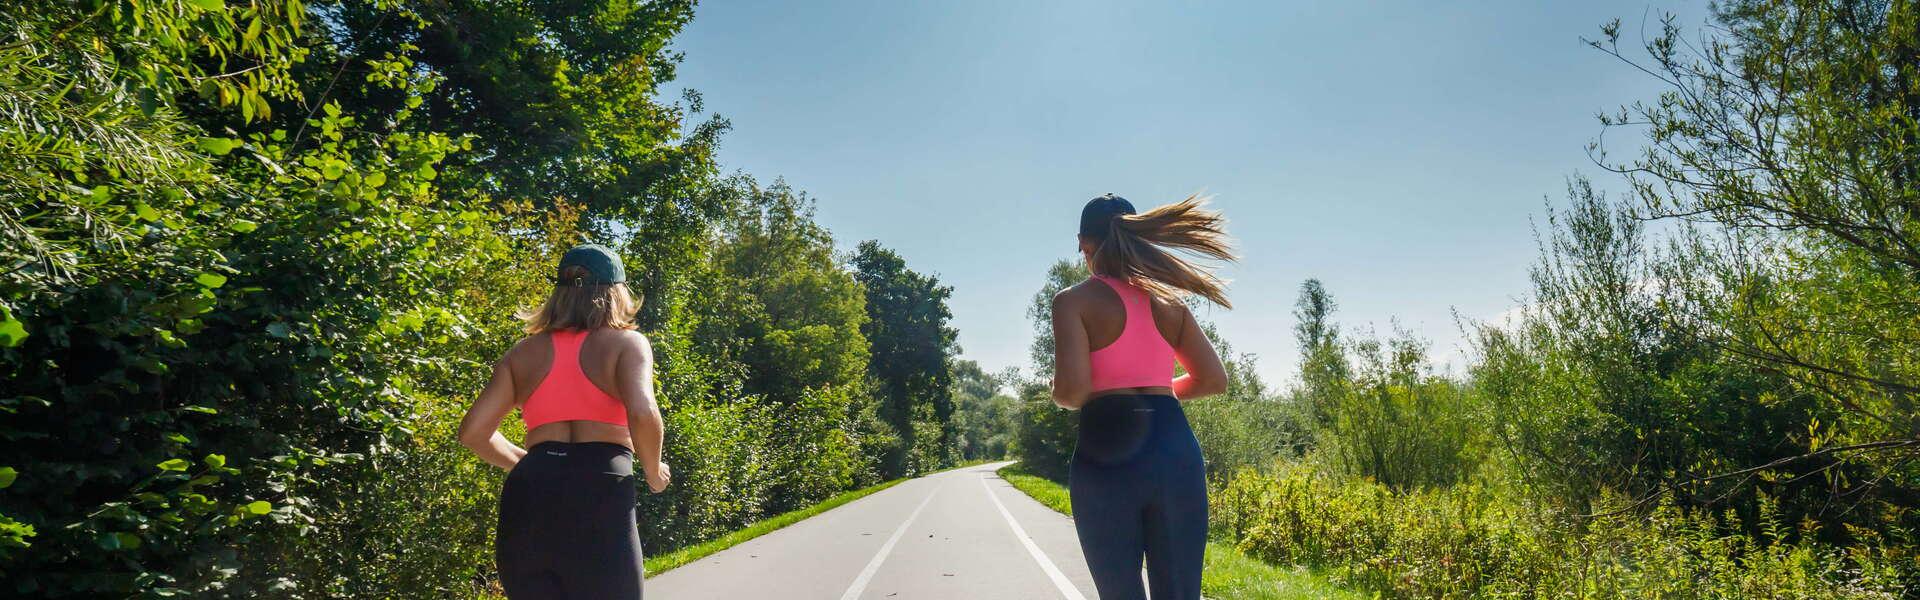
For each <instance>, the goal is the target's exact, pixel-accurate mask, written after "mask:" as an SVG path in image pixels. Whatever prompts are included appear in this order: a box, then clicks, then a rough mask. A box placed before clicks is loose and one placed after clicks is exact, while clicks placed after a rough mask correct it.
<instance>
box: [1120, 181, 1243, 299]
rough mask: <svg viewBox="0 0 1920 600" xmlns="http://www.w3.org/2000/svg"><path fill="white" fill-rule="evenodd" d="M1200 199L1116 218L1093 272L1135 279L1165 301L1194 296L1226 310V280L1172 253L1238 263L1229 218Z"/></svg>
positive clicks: (1203, 199) (1182, 201) (1195, 197)
mask: <svg viewBox="0 0 1920 600" xmlns="http://www.w3.org/2000/svg"><path fill="white" fill-rule="evenodd" d="M1205 204H1206V198H1203V197H1201V196H1199V195H1193V196H1188V197H1187V199H1185V200H1181V201H1179V202H1175V203H1173V204H1168V205H1166V206H1161V207H1158V208H1155V209H1153V210H1149V211H1147V212H1144V213H1140V214H1136V215H1117V216H1115V217H1114V218H1113V220H1112V221H1110V222H1109V225H1108V227H1107V234H1106V236H1105V237H1104V238H1102V239H1101V240H1100V244H1099V246H1098V247H1096V248H1095V249H1094V251H1093V265H1092V266H1093V270H1094V271H1095V272H1098V273H1102V274H1106V275H1110V276H1114V277H1127V278H1131V279H1132V280H1133V281H1134V282H1135V283H1137V284H1139V285H1140V286H1141V287H1143V288H1146V289H1147V291H1148V292H1151V293H1153V294H1154V295H1156V296H1160V297H1162V298H1175V297H1178V295H1179V293H1180V292H1181V291H1184V292H1187V293H1191V294H1194V295H1197V296H1200V297H1202V298H1206V299H1207V300H1208V301H1211V302H1213V303H1214V304H1218V305H1220V306H1223V307H1226V308H1233V303H1232V302H1231V301H1228V300H1227V294H1226V282H1225V281H1223V280H1221V279H1220V278H1219V277H1218V276H1216V275H1214V274H1213V269H1212V268H1210V267H1208V266H1205V265H1200V264H1196V263H1194V262H1193V261H1192V260H1189V259H1187V258H1184V257H1181V256H1179V255H1176V254H1174V253H1173V252H1169V251H1168V249H1174V250H1181V251H1185V252H1189V253H1193V254H1197V255H1201V256H1205V257H1208V258H1212V259H1216V260H1222V261H1228V262H1231V261H1234V260H1236V259H1237V257H1236V256H1234V254H1233V245H1232V240H1230V239H1229V238H1228V237H1227V232H1226V230H1225V225H1226V222H1227V221H1226V219H1225V218H1224V217H1221V216H1220V213H1219V212H1216V211H1211V210H1206V209H1205Z"/></svg>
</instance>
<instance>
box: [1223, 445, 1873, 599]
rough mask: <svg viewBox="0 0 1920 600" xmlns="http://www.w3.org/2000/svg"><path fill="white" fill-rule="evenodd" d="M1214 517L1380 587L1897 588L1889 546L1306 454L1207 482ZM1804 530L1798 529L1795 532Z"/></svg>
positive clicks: (1500, 592)
mask: <svg viewBox="0 0 1920 600" xmlns="http://www.w3.org/2000/svg"><path fill="white" fill-rule="evenodd" d="M1212 500H1213V515H1214V517H1213V524H1214V526H1215V527H1216V529H1217V530H1220V531H1223V532H1225V533H1227V534H1229V535H1231V536H1232V537H1233V538H1234V539H1235V540H1237V543H1238V545H1239V547H1240V548H1241V549H1242V550H1244V551H1247V552H1249V553H1251V554H1253V555H1255V556H1258V557H1260V558H1262V559H1265V560H1268V561H1274V562H1279V563H1281V564H1309V565H1324V566H1326V567H1327V568H1328V569H1329V570H1330V571H1331V572H1332V573H1334V574H1336V575H1337V576H1338V577H1339V578H1340V579H1341V580H1343V581H1344V582H1346V583H1349V584H1352V585H1357V586H1361V587H1363V588H1366V589H1371V590H1376V591H1379V592H1381V593H1383V594H1385V595H1386V596H1387V597H1390V598H1806V599H1813V598H1897V597H1900V594H1901V593H1902V592H1901V590H1902V588H1901V586H1900V585H1899V582H1898V580H1897V579H1896V578H1895V577H1894V576H1893V573H1894V571H1893V569H1891V566H1892V564H1893V562H1894V561H1895V560H1896V559H1894V558H1893V557H1892V556H1886V555H1872V554H1862V553H1857V552H1856V553H1851V554H1850V553H1847V552H1843V551H1842V550H1841V549H1839V548H1834V547H1830V546H1824V545H1821V544H1819V543H1816V542H1809V541H1805V540H1806V538H1805V536H1796V535H1793V534H1792V527H1791V526H1790V525H1788V524H1787V523H1785V522H1783V521H1781V520H1780V516H1779V514H1778V513H1777V512H1773V511H1771V510H1764V511H1762V512H1761V513H1760V517H1759V522H1758V525H1759V526H1760V528H1761V529H1763V530H1765V531H1769V532H1772V533H1768V534H1764V535H1760V536H1745V535H1732V536H1729V535H1726V534H1725V533H1724V532H1725V531H1727V530H1729V529H1740V527H1739V526H1738V525H1737V524H1733V523H1729V521H1731V520H1733V519H1737V518H1738V517H1733V516H1716V515H1714V514H1711V513H1701V512H1691V511H1686V510H1682V509H1679V508H1676V507H1673V506H1671V505H1663V506H1661V507H1659V508H1658V509H1657V510H1653V511H1651V512H1650V513H1648V514H1644V515H1643V514H1618V515H1612V516H1607V517H1602V518H1598V519H1592V520H1585V521H1579V522H1577V523H1576V522H1575V521H1573V520H1570V519H1568V518H1566V517H1564V516H1561V515H1558V514H1556V513H1554V512H1552V511H1549V510H1542V508H1541V507H1539V506H1535V505H1530V504H1527V503H1525V502H1524V501H1522V500H1518V499H1516V498H1513V497H1510V496H1508V495H1504V494H1501V493H1499V492H1498V491H1497V490H1494V489H1490V488H1487V487H1485V486H1481V485H1474V484H1468V485H1460V486H1454V487H1449V488H1438V489H1431V490H1425V491H1419V492H1414V493H1410V494H1406V493H1397V492H1394V491H1393V490H1391V489H1390V488H1387V487H1385V486H1382V485H1379V484H1375V483H1371V482H1365V481H1360V480H1356V479H1351V478H1335V477H1330V476H1327V475H1324V474H1321V473H1318V472H1315V471H1314V470H1312V469H1311V467H1307V466H1304V465H1293V466H1282V467H1281V468H1279V469H1278V470H1276V471H1273V472H1269V473H1260V472H1253V471H1246V472H1242V473H1240V474H1238V475H1237V476H1235V477H1234V478H1233V481H1232V483H1230V484H1229V485H1228V486H1227V487H1226V488H1225V489H1222V490H1219V491H1217V492H1215V493H1214V494H1213V497H1212ZM1796 539H1797V540H1800V541H1794V540H1796Z"/></svg>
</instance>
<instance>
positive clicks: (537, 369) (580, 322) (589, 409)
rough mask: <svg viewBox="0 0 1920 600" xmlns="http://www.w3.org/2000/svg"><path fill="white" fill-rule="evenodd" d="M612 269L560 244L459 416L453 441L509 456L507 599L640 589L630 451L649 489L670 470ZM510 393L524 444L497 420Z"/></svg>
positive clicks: (618, 598) (509, 405) (587, 251)
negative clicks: (544, 281)
mask: <svg viewBox="0 0 1920 600" xmlns="http://www.w3.org/2000/svg"><path fill="white" fill-rule="evenodd" d="M625 281H626V269H625V267H624V266H623V265H622V264H621V261H620V257H619V256H618V255H616V254H614V253H613V251H612V250H609V249H607V248H605V247H602V246H597V245H591V244H589V245H582V246H576V247H574V248H573V249H572V250H568V251H567V253H566V255H564V256H562V257H561V258H560V267H559V277H558V279H557V281H556V282H555V286H554V288H553V293H552V294H551V295H549V296H548V297H547V300H546V302H545V303H544V304H542V305H541V306H540V307H539V308H537V309H534V310H531V311H526V312H524V313H522V314H521V315H520V317H521V318H522V319H524V320H526V322H527V325H526V331H527V334H528V337H526V338H525V339H522V340H520V342H519V343H517V344H515V345H514V346H513V348H512V349H510V350H508V351H507V355H506V356H505V357H502V358H501V359H500V361H499V362H496V363H494V365H493V379H492V380H491V381H488V382H487V386H486V389H484V390H481V392H480V397H479V399H478V400H476V401H475V402H474V404H473V408H471V409H469V410H468V411H467V415H466V417H465V418H464V419H462V420H461V422H460V443H461V444H463V445H465V446H467V447H468V448H471V449H473V451H474V453H475V454H479V455H480V458H482V459H484V460H486V461H487V462H489V463H492V464H493V465H495V466H498V467H500V468H503V469H508V470H509V472H508V474H507V481H506V485H505V486H504V487H503V488H502V489H501V490H500V523H499V529H498V534H497V536H496V539H495V542H494V543H495V548H494V557H495V561H496V562H497V563H498V565H499V568H500V584H501V586H502V587H504V588H506V592H507V597H508V598H511V599H512V600H546V599H555V598H595V599H608V600H637V599H638V598H640V590H641V578H642V566H641V565H642V563H641V554H640V533H639V530H638V529H637V527H636V522H635V517H634V504H635V497H636V495H637V492H636V491H635V485H634V481H633V476H634V457H635V455H636V454H637V455H638V456H639V459H640V467H641V472H642V474H643V475H644V477H645V478H646V481H647V486H648V487H650V488H652V489H653V491H654V492H656V493H658V492H660V491H661V490H664V489H666V487H667V483H668V481H669V480H670V479H671V477H672V471H670V470H668V468H667V463H664V462H660V450H661V441H662V438H663V437H664V434H665V427H664V425H663V424H662V422H661V420H660V410H659V408H658V407H657V406H656V405H655V404H654V399H653V349H652V347H651V346H650V345H649V344H648V342H647V337H646V336H644V335H641V334H640V332H638V331H634V326H633V315H634V313H635V312H636V311H638V310H639V303H638V302H636V301H635V300H634V298H633V295H632V294H631V293H629V292H628V291H627V286H626V284H625ZM515 406H519V407H520V415H521V419H522V420H523V421H525V422H526V425H527V435H526V439H525V440H524V442H525V443H526V445H527V447H526V448H525V449H522V448H520V447H518V446H515V445H513V442H510V441H508V440H507V438H506V436H503V435H501V434H500V420H501V419H502V418H503V417H505V416H506V415H507V413H508V412H509V411H511V410H513V408H514V407H515Z"/></svg>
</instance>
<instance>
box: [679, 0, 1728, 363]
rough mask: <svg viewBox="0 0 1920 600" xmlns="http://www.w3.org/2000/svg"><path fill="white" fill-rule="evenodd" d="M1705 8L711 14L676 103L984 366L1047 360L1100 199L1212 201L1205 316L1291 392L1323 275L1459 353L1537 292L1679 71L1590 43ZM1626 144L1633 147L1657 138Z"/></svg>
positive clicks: (769, 6) (685, 67)
mask: <svg viewBox="0 0 1920 600" xmlns="http://www.w3.org/2000/svg"><path fill="white" fill-rule="evenodd" d="M1662 11H1671V12H1677V13H1678V14H1680V15H1681V17H1682V20H1681V22H1682V23H1683V24H1685V25H1687V26H1689V28H1690V29H1691V28H1692V27H1693V26H1697V25H1699V24H1700V23H1701V22H1702V20H1703V18H1704V13H1705V7H1704V4H1703V3H1700V2H1674V1H1671V0H1669V1H1667V2H1661V3H1652V4H1649V3H1647V2H1605V1H1595V2H1584V1H1583V2H1505V3H1493V2H1432V1H1393V2H1385V1H1382V2H1312V3H1293V2H1289V3H1282V2H1193V1H1183V2H1051V1H1048V2H1014V1H970V2H959V1H952V2H893V1H879V0H873V1H865V2H808V3H797V2H771V1H769V2H759V1H743V0H726V1H712V2H706V3H702V4H701V5H700V7H699V8H698V11H697V14H696V17H695V19H694V22H693V23H692V24H691V25H690V26H689V27H688V28H687V30H686V31H685V32H684V33H683V34H682V35H681V36H680V37H679V38H678V39H677V40H676V42H675V49H677V50H679V51H682V52H684V53H685V55H686V58H685V61H684V62H683V63H682V65H681V67H680V71H679V79H678V80H677V81H676V82H674V83H672V84H669V85H668V86H667V88H666V89H667V90H668V91H670V92H673V91H677V90H678V89H679V88H683V87H690V88H693V89H696V90H699V91H700V92H701V93H702V94H703V96H704V97H705V101H706V108H707V110H708V111H710V112H713V113H718V114H720V115H722V116H725V117H726V118H728V119H730V120H731V121H732V122H733V125H734V129H733V130H732V131H731V132H729V133H728V134H727V135H726V137H725V138H724V141H723V142H722V147H721V151H720V160H721V162H722V164H723V166H724V168H726V169H727V170H729V171H731V170H735V169H738V170H743V171H745V172H747V173H751V174H753V175H755V176H757V177H759V178H761V179H762V180H766V181H771V180H772V179H774V178H776V177H784V178H785V179H786V180H787V181H788V182H789V183H790V184H792V185H793V186H795V187H796V188H798V189H801V190H804V191H806V192H807V193H808V194H809V195H811V196H813V197H814V198H815V199H816V200H817V201H818V218H819V220H820V221H821V222H822V223H823V224H825V225H826V226H827V227H828V228H830V229H831V230H832V231H833V233H834V235H835V238H836V241H837V243H838V244H839V245H840V246H841V247H842V248H843V249H850V248H852V247H853V246H854V245H855V244H857V243H859V242H860V241H861V240H866V239H877V240H879V241H880V242H881V243H882V244H884V245H886V246H888V247H891V248H893V249H895V250H896V251H898V252H900V253H901V255H903V256H904V257H905V258H906V259H907V262H908V265H909V266H910V267H911V268H914V269H916V270H919V271H921V272H926V273H932V274H935V275H937V276H939V278H940V279H941V281H943V282H944V283H946V284H948V285H951V286H953V288H954V293H953V298H952V308H953V313H954V324H955V326H957V327H958V328H959V330H960V345H961V346H962V348H963V350H964V352H963V355H964V356H965V357H967V358H970V359H973V360H976V361H979V362H980V363H981V364H982V366H984V367H986V368H987V369H989V370H997V369H999V368H1002V367H1006V366H1020V367H1023V368H1025V367H1027V364H1028V358H1027V356H1028V355H1027V345H1028V343H1029V342H1030V340H1031V338H1032V328H1031V325H1030V324H1029V322H1028V321H1027V318H1026V314H1025V311H1026V307H1027V305H1028V302H1029V300H1030V298H1031V297H1032V295H1033V293H1034V292H1035V290H1037V289H1038V288H1039V286H1040V285H1041V283H1042V281H1043V278H1044V275H1045V271H1046V267H1047V265H1049V264H1051V263H1052V262H1053V261H1055V260H1057V259H1061V258H1071V257H1074V256H1075V251H1074V237H1073V235H1074V231H1075V225H1076V219H1077V218H1078V212H1079V209H1080V206H1081V204H1082V203H1084V202H1085V201H1086V200H1087V199H1088V198H1092V197H1094V196H1097V195H1100V194H1102V193H1107V192H1112V193H1116V194H1119V195H1121V196H1125V197H1127V198H1129V199H1131V200H1132V201H1133V202H1134V204H1135V205H1136V206H1140V207H1141V208H1143V209H1144V208H1146V207H1148V206H1154V205H1159V204H1164V203H1167V202H1171V201H1175V200H1178V199H1180V198H1182V197H1185V196H1186V195H1188V194H1190V193H1193V192H1197V191H1205V192H1207V193H1209V194H1212V195H1213V196H1214V201H1213V202H1214V206H1215V208H1217V209H1219V210H1221V211H1223V212H1224V213H1225V214H1226V215H1227V217H1228V219H1229V232H1230V233H1231V234H1233V235H1234V237H1235V238H1237V239H1238V241H1239V247H1240V250H1241V254H1242V258H1241V262H1240V263H1239V264H1237V265H1233V266H1230V267H1228V268H1226V269H1224V270H1223V274H1224V275H1225V276H1226V277H1228V278H1229V279H1231V280H1232V284H1231V287H1230V288H1229V294H1230V297H1231V298H1232V299H1233V301H1234V302H1235V305H1236V308H1235V309H1233V310H1231V311H1228V310H1222V309H1217V308H1215V309H1210V310H1203V311H1201V313H1200V315H1199V316H1200V317H1201V318H1203V319H1209V320H1212V321H1213V322H1215V323H1216V324H1218V325H1219V327H1220V330H1221V332H1222V334H1223V336H1224V337H1225V338H1226V339H1227V341H1229V342H1230V343H1231V344H1232V345H1233V347H1234V349H1235V350H1236V351H1239V352H1249V353H1253V354H1255V355H1257V357H1258V358H1259V361H1260V372H1261V374H1262V376H1263V377H1265V378H1266V379H1267V380H1268V381H1269V382H1273V383H1284V382H1287V381H1289V380H1292V379H1293V378H1294V373H1295V371H1296V368H1297V359H1298V353H1297V352H1296V351H1295V350H1294V340H1293V336H1292V326H1293V323H1294V318H1293V315H1292V307H1293V301H1294V298H1295V295H1296V294H1297V291H1298V289H1299V286H1300V283H1301V282H1302V281H1304V280H1306V279H1307V278H1310V277H1311V278H1319V279H1320V280H1321V281H1322V282H1323V283H1325V284H1326V286H1327V288H1328V289H1329V290H1330V291H1331V292H1332V293H1333V295H1334V297H1335V299H1336V300H1337V301H1338V302H1339V305H1340V312H1339V313H1338V315H1337V320H1339V321H1340V322H1341V323H1342V324H1343V326H1345V327H1347V328H1349V329H1356V328H1357V329H1366V328H1372V329H1374V330H1376V331H1378V332H1380V333H1382V334H1385V333H1388V332H1390V330H1391V329H1392V327H1393V324H1394V323H1395V322H1397V323H1398V324H1399V325H1400V326H1401V327H1404V328H1406V329H1408V330H1410V331H1412V332H1414V333H1415V334H1417V335H1419V336H1421V337H1423V338H1426V339H1427V340H1429V341H1430V342H1431V343H1432V344H1433V350H1432V353H1433V355H1434V358H1435V360H1436V361H1439V362H1448V361H1454V362H1457V361H1458V358H1457V357H1458V354H1459V352H1460V349H1461V348H1462V347H1463V344H1464V336H1463V335H1462V333H1461V331H1460V328H1459V327H1458V326H1457V324H1456V321H1455V318H1454V315H1455V313H1456V312H1457V313H1458V314H1459V315H1460V316H1463V317H1466V318H1470V319H1480V320H1487V319H1493V318H1495V317H1497V316H1498V315H1500V314H1501V313H1504V312H1506V311H1508V310H1510V309H1512V308H1514V307H1515V306H1516V305H1517V304H1518V302H1519V301H1521V300H1523V299H1524V298H1525V297H1526V295H1527V293H1528V290H1529V289H1530V283H1529V281H1528V278H1527V269H1528V267H1529V266H1530V265H1532V264H1533V262H1534V261H1535V260H1536V258H1537V255H1538V254H1537V249H1536V245H1535V238H1534V233H1535V231H1534V227H1535V225H1536V224H1540V225H1544V223H1545V219H1544V214H1545V207H1546V203H1547V202H1553V203H1555V204H1558V203H1559V202H1560V198H1561V195H1562V192H1563V190H1564V187H1565V181H1566V178H1567V177H1568V176H1569V175H1572V174H1574V173H1584V174H1587V175H1589V176H1591V177H1592V178H1594V179H1595V181H1596V184H1598V186H1599V187H1601V188H1603V189H1611V190H1619V189H1622V188H1623V187H1624V186H1622V185H1620V182H1619V180H1618V179H1616V178H1614V177H1613V176H1611V175H1610V174H1607V173H1604V172H1600V171H1599V170H1598V169H1597V168H1595V167H1594V166H1593V164H1592V163H1591V161H1590V160H1589V159H1588V157H1587V154H1586V151H1585V147H1586V144H1587V143H1588V142H1590V141H1592V140H1594V139H1595V138H1596V136H1597V135H1599V133H1600V126H1599V124H1598V122H1597V121H1596V120H1595V117H1594V115H1595V114H1596V113H1597V112H1600V111H1602V110H1608V109H1610V108H1613V107H1617V106H1619V105H1621V104H1625V103H1630V102H1633V101H1636V100H1650V99H1652V98H1653V97H1654V96H1655V95H1656V94H1657V93H1658V92H1659V90H1660V88H1659V87H1658V86H1657V82H1655V81H1653V80H1651V79H1650V78H1649V77H1647V76H1646V75H1644V74H1641V73H1639V72H1637V71H1635V70H1633V69H1632V68H1631V67H1629V66H1627V65H1624V64H1621V63H1619V62H1618V61H1616V60H1614V59H1612V58H1610V57H1607V56H1605V55H1603V54H1601V53H1600V52H1598V51H1596V50H1593V49H1591V48H1588V47H1586V46H1585V45H1583V44H1582V43H1581V41H1580V39H1581V37H1583V36H1584V37H1588V38H1592V37H1595V36H1597V35H1598V30H1599V26H1600V25H1601V24H1602V23H1604V22H1606V21H1607V20H1609V19H1612V18H1616V17H1617V18H1620V19H1621V20H1622V22H1623V29H1624V30H1625V31H1627V32H1629V33H1628V35H1627V36H1626V37H1627V38H1628V39H1629V40H1631V39H1634V38H1635V37H1636V36H1635V34H1633V33H1632V32H1635V31H1638V30H1639V28H1640V27H1641V23H1642V22H1643V21H1645V22H1646V27H1647V28H1648V29H1649V30H1655V29H1657V28H1658V21H1657V19H1658V15H1659V14H1660V13H1661V12H1662ZM1609 135H1610V139H1609V140H1608V141H1609V148H1610V149H1611V150H1612V151H1613V152H1614V153H1615V154H1616V156H1617V155H1622V154H1628V153H1631V151H1632V149H1633V145H1632V144H1633V143H1634V142H1635V141H1636V140H1635V139H1634V138H1633V136H1634V135H1635V134H1633V133H1630V132H1622V131H1616V132H1613V133H1610V134H1609Z"/></svg>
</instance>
